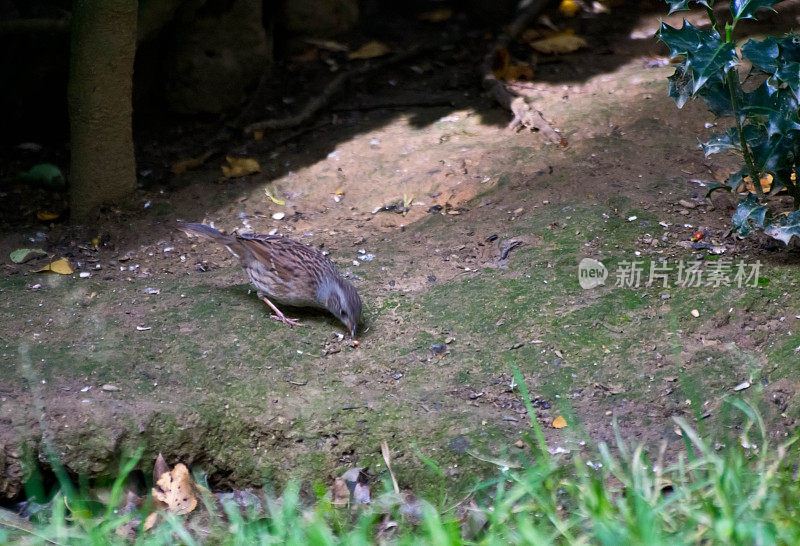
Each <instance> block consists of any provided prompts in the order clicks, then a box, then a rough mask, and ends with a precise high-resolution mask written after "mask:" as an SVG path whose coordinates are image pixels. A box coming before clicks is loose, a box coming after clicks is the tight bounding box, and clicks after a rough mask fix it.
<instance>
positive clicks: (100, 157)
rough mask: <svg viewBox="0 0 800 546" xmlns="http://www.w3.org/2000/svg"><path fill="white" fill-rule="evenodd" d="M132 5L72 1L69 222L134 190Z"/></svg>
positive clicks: (112, 0)
mask: <svg viewBox="0 0 800 546" xmlns="http://www.w3.org/2000/svg"><path fill="white" fill-rule="evenodd" d="M137 7H138V6H137V0H74V2H73V11H72V29H71V30H72V37H71V44H70V48H71V49H70V63H69V84H68V88H67V101H68V107H69V121H70V142H71V164H70V201H71V215H72V218H73V219H78V220H86V219H88V218H90V217H92V216H93V215H94V214H95V213H96V212H97V207H98V206H99V205H100V204H101V203H107V202H110V201H119V200H122V199H124V198H126V197H128V196H130V195H132V194H133V192H134V191H135V190H136V161H135V159H134V152H133V135H132V130H131V116H132V106H131V90H132V87H133V58H134V55H135V53H136V18H137Z"/></svg>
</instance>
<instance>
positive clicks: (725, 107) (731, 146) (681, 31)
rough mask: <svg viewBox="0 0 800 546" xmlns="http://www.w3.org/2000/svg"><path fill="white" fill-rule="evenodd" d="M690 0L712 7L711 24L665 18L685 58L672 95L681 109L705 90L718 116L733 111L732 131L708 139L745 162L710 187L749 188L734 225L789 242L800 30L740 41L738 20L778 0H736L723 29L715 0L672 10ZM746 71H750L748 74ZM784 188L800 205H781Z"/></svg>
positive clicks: (665, 30)
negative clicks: (736, 31) (673, 21)
mask: <svg viewBox="0 0 800 546" xmlns="http://www.w3.org/2000/svg"><path fill="white" fill-rule="evenodd" d="M690 3H694V4H699V5H700V6H702V7H703V8H705V11H706V14H707V15H708V19H709V25H708V27H707V28H698V27H696V26H694V25H692V24H691V23H688V22H687V21H686V20H684V21H683V26H682V27H681V28H673V27H671V26H669V25H667V24H665V23H662V24H661V28H660V29H659V31H658V33H657V36H658V38H659V39H660V40H661V41H662V42H664V43H665V44H666V45H667V47H669V51H670V56H671V57H673V58H674V59H677V60H679V62H678V64H677V65H676V70H675V73H674V74H673V75H672V76H670V77H669V78H668V79H669V96H670V97H672V98H674V99H675V103H676V104H677V105H678V108H681V107H683V105H684V104H685V103H686V101H687V100H688V99H689V98H690V97H691V98H696V97H700V98H702V99H703V100H704V101H705V102H706V104H707V106H708V109H709V110H710V111H711V112H712V113H713V114H714V115H716V116H717V117H732V118H733V121H734V122H735V123H734V125H733V127H731V129H730V130H728V131H726V132H724V133H722V134H714V135H712V137H711V140H709V141H708V142H702V143H701V145H702V147H703V150H704V151H705V154H706V156H709V155H711V154H716V153H720V152H723V151H733V152H735V153H737V154H738V155H739V156H741V158H742V167H741V169H740V170H739V171H737V172H735V173H733V174H732V175H730V177H729V178H728V180H727V182H726V184H714V185H712V186H711V187H710V190H709V194H710V193H711V192H713V191H715V190H718V189H722V190H728V191H732V192H734V193H736V194H739V193H740V192H746V195H745V196H744V197H743V198H741V199H740V200H739V204H738V206H737V208H736V212H735V213H734V215H733V218H732V223H733V229H734V230H735V231H736V232H737V233H738V234H739V235H741V236H746V235H748V234H750V233H751V232H752V231H753V230H754V229H760V230H762V231H763V232H764V233H766V234H767V235H769V236H771V237H773V238H775V239H778V240H781V241H783V242H784V243H788V242H789V241H790V240H791V238H792V236H793V235H798V236H800V210H798V209H800V185H798V181H799V180H800V173H798V168H799V167H800V118H798V106H799V105H800V36H798V35H786V36H782V37H778V38H776V37H768V38H766V39H764V40H748V41H747V42H746V43H744V44H739V43H737V42H736V41H734V39H733V30H734V28H736V24H737V23H738V22H739V21H741V20H743V19H755V14H756V11H758V10H759V9H772V6H773V5H774V4H776V3H777V1H772V0H734V1H732V2H731V3H730V20H729V21H726V22H725V24H724V28H723V27H722V26H721V24H720V23H719V21H718V20H717V17H716V14H715V12H714V0H667V4H669V6H670V13H673V12H676V11H680V10H686V9H688V8H689V4H690ZM725 19H728V17H725ZM721 31H724V36H723V35H722V34H721ZM748 65H750V67H749V68H748ZM740 71H741V72H743V73H745V72H746V74H744V75H745V77H744V78H741V77H740ZM783 191H785V192H786V193H788V194H789V195H790V196H791V197H792V199H793V200H794V206H793V210H789V211H777V210H774V209H776V207H779V204H778V203H777V202H776V200H775V199H774V197H775V195H777V194H778V193H779V192H783ZM770 202H771V204H772V209H771V208H770V207H769V206H768V203H770Z"/></svg>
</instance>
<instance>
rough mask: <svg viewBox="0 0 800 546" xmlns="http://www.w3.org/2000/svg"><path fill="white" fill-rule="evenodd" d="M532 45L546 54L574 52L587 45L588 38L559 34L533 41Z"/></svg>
mask: <svg viewBox="0 0 800 546" xmlns="http://www.w3.org/2000/svg"><path fill="white" fill-rule="evenodd" d="M530 45H531V47H532V48H533V49H535V50H536V51H538V52H539V53H544V54H546V55H557V54H560V53H572V52H573V51H577V50H578V49H580V48H582V47H586V40H584V39H583V38H581V37H580V36H572V35H570V34H566V33H564V34H557V35H555V36H551V37H549V38H545V39H543V40H536V41H535V42H531V44H530Z"/></svg>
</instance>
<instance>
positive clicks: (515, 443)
mask: <svg viewBox="0 0 800 546" xmlns="http://www.w3.org/2000/svg"><path fill="white" fill-rule="evenodd" d="M514 445H515V446H517V447H518V448H520V449H522V448H524V447H525V444H524V443H523V441H522V440H517V441H516V442H514Z"/></svg>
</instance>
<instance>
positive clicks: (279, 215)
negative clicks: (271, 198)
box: [272, 212, 286, 220]
mask: <svg viewBox="0 0 800 546" xmlns="http://www.w3.org/2000/svg"><path fill="white" fill-rule="evenodd" d="M285 217H286V213H285V212H276V213H275V214H273V215H272V219H273V220H283V219H284V218H285Z"/></svg>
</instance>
